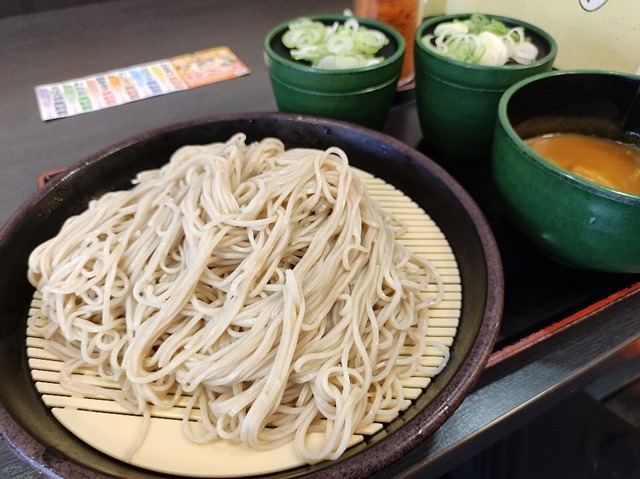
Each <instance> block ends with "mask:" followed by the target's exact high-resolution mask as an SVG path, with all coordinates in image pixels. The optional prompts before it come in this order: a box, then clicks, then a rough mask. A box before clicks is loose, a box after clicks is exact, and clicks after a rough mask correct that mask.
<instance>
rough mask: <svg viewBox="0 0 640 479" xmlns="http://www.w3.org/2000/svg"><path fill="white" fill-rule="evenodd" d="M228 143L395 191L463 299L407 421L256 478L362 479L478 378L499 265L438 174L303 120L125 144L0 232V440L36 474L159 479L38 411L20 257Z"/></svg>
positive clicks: (497, 310)
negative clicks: (418, 212)
mask: <svg viewBox="0 0 640 479" xmlns="http://www.w3.org/2000/svg"><path fill="white" fill-rule="evenodd" d="M238 132H244V133H245V134H246V135H247V139H248V140H249V141H254V140H260V139H262V138H264V137H266V136H275V137H278V138H280V139H281V140H283V142H284V143H285V146H286V147H287V148H292V147H309V148H322V149H324V148H327V147H329V146H338V147H340V148H342V149H343V150H344V151H345V152H346V153H347V155H348V156H349V159H350V162H351V164H352V165H353V166H355V167H357V168H360V169H362V170H365V171H368V172H370V173H372V174H373V175H375V176H377V177H379V178H382V179H384V180H385V181H386V182H388V183H390V184H392V185H394V186H395V187H396V188H398V189H400V190H401V191H403V192H404V193H405V194H406V195H408V196H409V197H411V198H412V199H413V201H415V202H416V203H417V204H418V205H419V206H421V207H422V208H423V209H424V210H425V211H426V212H427V214H428V215H429V216H430V217H431V218H432V219H433V220H434V221H435V223H436V224H437V225H438V226H439V227H440V229H441V230H442V232H443V233H444V235H445V236H446V238H447V239H448V241H449V244H450V246H451V248H452V250H453V252H454V254H455V255H456V258H457V262H458V267H459V270H460V276H461V283H462V290H463V296H462V297H463V299H462V310H461V319H460V324H459V327H458V332H457V336H456V339H455V342H454V345H453V347H452V348H451V358H450V360H449V363H448V365H447V367H446V368H445V369H444V370H443V371H442V372H441V373H440V374H439V375H438V376H436V378H435V379H434V381H433V382H432V384H430V385H429V387H428V388H427V389H426V390H425V392H424V393H423V394H422V395H421V396H419V397H418V398H417V399H416V400H415V401H414V403H413V405H412V406H410V407H409V409H407V410H406V411H405V412H404V413H403V414H402V415H401V416H400V417H398V418H397V419H396V420H394V421H393V422H391V423H389V424H388V425H387V427H385V429H384V430H383V431H381V432H380V433H376V434H375V435H373V436H371V437H369V438H367V440H366V442H365V443H364V444H361V445H360V446H358V447H354V448H352V449H349V450H348V451H347V452H346V453H345V454H344V455H343V456H342V457H341V458H340V459H339V460H336V461H326V462H323V463H319V464H316V465H314V466H305V467H301V468H297V469H292V470H288V471H285V472H281V473H277V474H271V475H267V476H260V477H262V478H265V477H269V478H272V477H273V478H275V477H278V478H293V477H302V476H304V477H316V478H320V477H341V478H345V479H346V478H356V477H365V476H367V475H369V474H371V473H373V472H375V471H377V470H379V469H381V468H382V467H384V466H386V465H388V464H390V463H392V462H393V461H395V460H397V459H398V458H399V457H401V456H402V455H403V454H404V453H405V452H407V451H408V450H410V449H411V448H413V447H415V446H416V445H417V444H419V443H420V442H422V441H423V440H424V439H425V438H427V437H428V436H429V435H431V434H432V433H433V432H434V431H435V430H436V429H437V428H438V427H440V425H441V424H442V423H443V422H444V421H445V420H446V419H447V418H448V417H449V416H450V415H451V414H452V413H453V411H454V410H455V409H456V408H457V407H458V406H459V405H460V403H461V402H462V400H463V399H464V398H465V397H466V396H467V395H468V394H469V392H470V391H471V389H472V387H473V386H474V384H475V383H476V381H477V379H478V377H479V376H480V374H481V372H482V370H483V368H484V365H485V363H486V361H487V359H488V357H489V354H490V353H491V350H492V347H493V344H494V341H495V338H496V334H497V331H498V326H499V323H500V318H501V314H502V305H503V295H504V289H503V274H502V265H501V262H500V257H499V253H498V249H497V247H496V244H495V240H494V238H493V235H492V233H491V231H490V229H489V226H488V224H487V222H486V220H485V218H484V216H483V215H482V213H481V212H480V210H479V209H478V207H477V206H476V204H475V203H474V202H473V200H472V199H471V198H470V197H469V195H468V194H467V193H466V192H465V191H464V190H463V189H462V188H461V187H460V185H459V184H458V183H457V182H456V181H455V180H453V179H452V178H451V177H450V176H449V175H448V174H447V173H446V172H445V171H444V170H443V169H442V168H441V167H439V166H438V165H436V164H435V163H434V162H432V161H431V160H430V159H428V158H427V157H425V156H424V155H422V154H420V153H418V152H416V151H415V150H413V149H411V148H409V147H408V146H406V145H404V144H403V143H401V142H399V141H396V140H394V139H392V138H390V137H388V136H386V135H383V134H380V133H377V132H373V131H371V130H368V129H365V128H361V127H357V126H353V125H351V124H348V123H343V122H337V121H331V120H324V119H318V118H313V117H305V116H299V115H289V114H277V113H257V114H241V115H234V116H224V117H215V118H207V119H203V120H199V121H194V122H189V123H184V124H180V125H174V126H171V127H168V128H164V129H161V130H156V131H152V132H149V133H147V134H144V135H141V136H138V137H135V138H131V139H129V140H127V141H125V142H123V143H121V144H118V145H115V146H113V147H112V148H109V149H107V150H105V151H102V152H100V153H98V154H96V155H94V156H92V157H90V158H88V159H86V160H85V161H82V162H80V163H78V164H76V165H74V166H72V167H71V168H69V169H68V170H67V171H66V172H64V173H62V174H60V175H58V176H57V177H56V178H55V179H54V180H52V181H51V182H49V183H48V184H47V185H46V186H45V187H44V188H42V189H41V190H40V191H38V192H37V193H36V194H35V195H34V196H33V197H32V198H31V199H30V200H29V201H28V202H27V203H26V204H25V205H23V206H22V207H21V208H20V210H19V211H18V212H16V214H15V215H14V216H13V217H12V218H11V219H10V220H9V221H8V222H7V224H6V225H5V226H4V227H3V229H2V230H1V231H0V264H2V269H1V270H0V403H1V407H0V429H1V432H2V434H3V435H4V436H5V438H6V439H7V440H8V441H9V442H10V443H11V444H12V445H13V447H14V448H15V449H16V450H17V451H18V452H19V453H20V454H21V455H23V457H24V458H25V459H26V460H28V461H29V462H31V463H32V464H33V465H34V467H36V468H38V469H40V470H41V471H43V472H44V473H45V474H51V475H54V476H56V477H58V476H63V477H65V478H78V477H83V478H86V477H103V476H109V477H122V478H124V477H126V478H138V479H149V478H157V477H166V476H163V475H161V474H157V473H154V472H151V471H147V470H143V469H140V468H136V467H133V466H130V465H128V464H125V463H123V462H120V461H118V460H116V459H113V458H111V457H109V456H107V455H104V454H102V453H100V452H98V451H96V450H94V449H93V448H91V447H90V446H88V445H87V444H85V443H84V442H82V441H81V440H80V439H78V438H77V437H76V436H74V435H73V434H71V433H70V432H69V431H67V430H66V429H65V428H64V427H63V426H62V425H60V423H58V421H57V420H56V419H55V418H54V417H53V415H52V414H51V412H50V411H49V410H48V408H47V407H46V406H45V405H44V403H43V401H42V399H41V397H40V395H39V393H38V391H37V390H36V388H35V386H34V383H33V381H32V378H31V375H30V370H29V366H28V364H27V354H26V348H25V329H26V318H27V315H28V310H29V304H30V302H31V298H32V295H33V292H34V290H33V288H32V286H31V285H30V284H29V282H28V281H27V277H26V271H27V259H28V256H29V254H30V252H31V251H32V249H33V248H34V247H35V246H36V245H38V244H40V243H41V242H43V241H44V240H46V239H48V238H50V237H52V236H53V235H55V234H56V233H57V232H58V230H59V228H60V226H61V225H62V223H63V222H64V221H65V220H66V219H67V218H68V217H69V216H71V215H74V214H77V213H79V212H81V211H82V210H84V209H85V208H86V205H87V203H88V202H89V201H90V200H91V199H93V198H95V197H98V196H100V195H102V194H104V193H105V192H107V191H111V190H116V189H125V188H129V187H130V186H131V183H130V182H131V179H132V178H133V177H134V176H135V175H136V173H137V172H139V171H141V170H145V169H151V168H157V167H160V166H161V165H162V164H164V163H165V162H166V161H167V160H168V159H169V157H170V155H171V154H172V153H173V152H174V151H175V150H176V149H177V148H179V147H180V146H183V145H187V144H205V143H211V142H214V141H224V140H227V139H228V138H229V137H231V136H232V135H233V134H235V133H238ZM211 476H212V477H215V471H211Z"/></svg>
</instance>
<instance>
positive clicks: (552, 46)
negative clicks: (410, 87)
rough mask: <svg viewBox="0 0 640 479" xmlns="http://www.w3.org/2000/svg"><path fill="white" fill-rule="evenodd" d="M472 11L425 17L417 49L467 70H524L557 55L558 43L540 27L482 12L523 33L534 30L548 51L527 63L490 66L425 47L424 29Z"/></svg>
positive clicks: (460, 17) (468, 14) (465, 15)
mask: <svg viewBox="0 0 640 479" xmlns="http://www.w3.org/2000/svg"><path fill="white" fill-rule="evenodd" d="M473 14H474V13H454V14H450V15H438V16H437V17H431V18H428V19H426V20H425V21H424V22H422V23H421V24H420V25H419V26H418V29H417V30H416V34H415V36H414V44H415V45H417V47H418V49H419V50H420V51H421V52H424V53H426V54H427V55H429V56H431V57H433V58H437V59H439V60H441V61H443V62H444V63H451V64H454V65H458V66H460V67H461V68H467V69H469V70H482V71H496V72H497V71H500V70H505V69H506V70H526V69H528V68H535V67H538V66H541V65H544V64H545V63H547V62H549V61H550V60H553V59H555V58H556V56H557V55H558V45H557V43H556V41H555V40H554V38H553V37H552V36H551V35H550V34H549V33H547V32H546V31H545V30H543V29H541V28H540V27H538V26H536V25H533V24H531V23H528V22H525V21H522V20H519V19H517V18H512V17H503V16H501V15H491V14H483V15H485V16H487V17H488V18H491V19H494V20H500V21H501V22H503V23H507V24H514V25H519V26H522V27H524V29H525V33H526V32H527V31H530V32H534V33H535V34H536V35H538V36H539V37H540V38H542V39H543V40H544V41H545V42H547V44H548V45H549V52H548V53H547V54H546V55H544V56H543V57H541V58H538V59H537V60H536V61H535V62H531V63H529V64H527V65H520V64H516V63H513V64H509V65H505V66H491V65H476V64H473V63H467V62H463V61H460V60H455V59H453V58H449V57H446V56H444V55H440V54H439V53H437V52H435V51H434V50H432V49H431V48H429V47H427V46H426V45H425V44H424V43H423V41H422V37H423V36H424V33H423V32H424V31H425V30H427V29H428V28H429V27H431V26H433V25H434V24H438V23H443V22H448V21H451V20H455V19H467V18H469V17H471V15H473Z"/></svg>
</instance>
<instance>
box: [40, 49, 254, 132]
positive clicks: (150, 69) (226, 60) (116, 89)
mask: <svg viewBox="0 0 640 479" xmlns="http://www.w3.org/2000/svg"><path fill="white" fill-rule="evenodd" d="M249 73H250V70H249V68H248V67H247V66H246V65H245V64H244V63H243V62H242V61H241V60H240V59H239V58H238V57H237V56H236V55H235V54H234V53H233V52H232V51H231V50H230V49H229V48H228V47H226V46H221V47H215V48H210V49H208V50H201V51H198V52H194V53H187V54H184V55H180V56H177V57H173V58H169V59H166V60H158V61H154V62H150V63H144V64H141V65H135V66H132V67H127V68H122V69H117V70H112V71H109V72H106V73H100V74H97V75H90V76H87V77H83V78H77V79H73V80H67V81H64V82H60V83H49V84H46V85H38V86H36V88H35V91H36V98H37V101H38V108H39V110H40V117H41V118H42V120H43V121H47V120H54V119H57V118H65V117H68V116H73V115H79V114H81V113H89V112H92V111H97V110H102V109H104V108H110V107H112V106H117V105H122V104H124V103H130V102H132V101H138V100H143V99H145V98H149V97H153V96H158V95H164V94H167V93H173V92H176V91H180V90H188V89H190V88H196V87H199V86H202V85H206V84H209V83H215V82H219V81H223V80H229V79H231V78H236V77H239V76H243V75H247V74H249Z"/></svg>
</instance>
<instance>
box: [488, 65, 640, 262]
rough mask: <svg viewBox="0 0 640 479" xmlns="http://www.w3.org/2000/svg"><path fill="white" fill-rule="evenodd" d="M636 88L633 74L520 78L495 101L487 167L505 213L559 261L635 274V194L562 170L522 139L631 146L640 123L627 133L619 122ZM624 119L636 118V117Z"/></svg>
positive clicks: (639, 211) (638, 224) (638, 234)
mask: <svg viewBox="0 0 640 479" xmlns="http://www.w3.org/2000/svg"><path fill="white" fill-rule="evenodd" d="M638 88H640V77H638V76H634V75H625V74H620V73H610V72H597V71H562V72H552V73H546V74H541V75H537V76H535V77H532V78H529V79H526V80H523V81H521V82H519V83H517V84H516V85H514V86H512V87H511V88H509V89H508V90H507V91H506V93H505V94H504V96H503V97H502V99H501V100H500V105H499V110H498V116H499V120H498V124H497V126H496V130H495V139H494V144H493V153H492V170H493V175H494V178H495V183H496V187H497V189H498V192H499V194H500V197H501V199H502V204H503V206H504V210H505V213H506V214H507V216H508V217H509V218H510V219H511V220H512V222H513V223H514V224H515V226H516V227H517V228H518V229H519V230H520V231H521V232H522V233H524V235H526V236H527V237H528V238H529V239H530V240H531V241H532V242H533V243H534V244H536V245H537V246H538V247H539V248H540V249H541V250H542V251H544V252H546V253H547V254H548V255H549V256H551V257H553V258H555V259H557V260H559V261H561V262H563V263H566V264H569V265H572V266H576V267H579V268H583V269H593V270H599V271H608V272H627V273H638V272H640V196H635V195H630V194H626V193H621V192H618V191H616V190H612V189H610V188H606V187H604V186H599V185H597V184H596V183H592V182H591V181H588V180H585V179H582V178H581V177H579V176H576V175H573V174H571V173H568V172H567V171H565V170H563V169H561V168H558V167H556V166H554V165H553V164H551V163H549V162H548V161H546V160H545V159H544V158H542V157H541V156H540V155H538V154H537V153H535V152H534V151H533V150H531V149H530V148H529V147H528V146H527V145H526V144H525V143H524V141H523V139H526V138H529V137H532V136H537V135H541V134H545V133H566V132H574V133H584V134H591V135H596V136H603V137H609V138H612V139H618V140H622V141H627V142H634V141H637V140H638V139H640V122H636V123H635V124H633V126H632V127H630V128H631V129H628V128H627V127H625V126H624V125H623V122H624V118H625V117H626V116H627V114H628V113H629V110H630V107H631V105H632V100H633V98H634V96H635V95H636V94H637V92H638ZM631 116H633V117H635V118H636V119H638V112H636V113H635V114H633V115H631ZM627 125H628V124H627ZM634 139H635V140H634Z"/></svg>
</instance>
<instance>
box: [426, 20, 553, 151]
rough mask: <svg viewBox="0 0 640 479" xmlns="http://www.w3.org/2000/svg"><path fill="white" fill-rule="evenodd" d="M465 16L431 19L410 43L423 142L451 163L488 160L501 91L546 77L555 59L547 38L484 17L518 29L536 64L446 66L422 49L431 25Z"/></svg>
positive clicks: (531, 29)
mask: <svg viewBox="0 0 640 479" xmlns="http://www.w3.org/2000/svg"><path fill="white" fill-rule="evenodd" d="M470 16H471V14H456V15H445V16H439V17H433V18H430V19H427V20H426V21H425V22H424V23H422V25H420V26H419V27H418V29H417V31H416V35H415V38H414V42H415V46H414V56H415V68H416V79H415V82H416V101H417V107H418V117H419V120H420V128H421V130H422V134H423V136H424V141H425V143H426V144H427V145H429V146H430V147H431V148H432V149H433V150H435V151H436V152H438V153H442V154H445V155H447V156H448V157H451V158H460V159H471V158H488V157H489V154H490V152H491V141H492V138H493V130H494V127H495V123H496V116H497V111H498V102H499V101H500V97H501V96H502V94H503V93H504V91H505V90H506V89H507V88H508V87H510V86H511V85H513V84H514V83H516V82H518V81H519V80H522V79H523V78H526V77H529V76H531V75H535V74H537V73H541V72H544V71H548V70H550V69H551V68H552V65H553V61H554V60H555V58H556V54H557V46H556V43H555V41H554V40H553V38H551V36H550V35H549V34H547V33H546V32H544V31H543V30H541V29H540V28H538V27H536V26H534V25H531V24H529V23H526V22H522V21H520V20H514V19H511V18H505V17H498V16H493V15H487V17H489V18H494V19H497V20H500V21H502V22H503V23H505V24H506V25H509V26H514V25H520V26H523V27H524V28H525V32H526V34H527V36H528V37H530V39H531V41H532V42H533V43H534V44H535V45H536V46H537V47H538V59H537V60H536V61H534V62H533V63H531V64H529V65H519V64H509V65H506V66H501V67H493V66H484V65H473V64H469V63H464V62H461V61H457V60H452V59H450V58H448V57H445V56H443V55H441V54H439V53H436V52H435V51H433V50H432V49H431V48H429V47H427V46H426V45H425V44H424V43H423V41H422V38H423V37H424V36H425V35H428V34H432V33H433V30H434V29H435V27H436V26H437V25H439V24H440V23H443V22H449V21H452V20H453V19H463V20H464V19H468V18H469V17H470Z"/></svg>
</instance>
